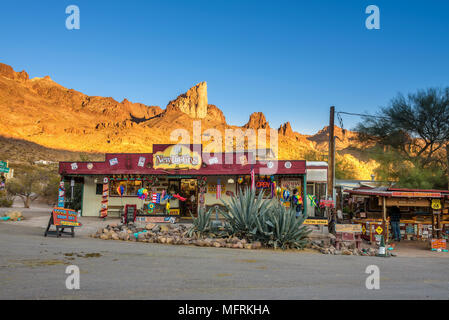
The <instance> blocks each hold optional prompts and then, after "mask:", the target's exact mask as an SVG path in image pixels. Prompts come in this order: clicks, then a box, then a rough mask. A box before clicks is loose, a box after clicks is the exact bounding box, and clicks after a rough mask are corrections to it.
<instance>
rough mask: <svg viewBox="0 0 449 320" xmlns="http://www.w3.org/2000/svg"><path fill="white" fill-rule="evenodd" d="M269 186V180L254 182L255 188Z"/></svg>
mask: <svg viewBox="0 0 449 320" xmlns="http://www.w3.org/2000/svg"><path fill="white" fill-rule="evenodd" d="M269 187H270V182H269V181H264V180H259V181H257V182H256V188H257V189H267V188H269Z"/></svg>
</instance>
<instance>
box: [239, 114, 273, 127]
mask: <svg viewBox="0 0 449 320" xmlns="http://www.w3.org/2000/svg"><path fill="white" fill-rule="evenodd" d="M243 127H244V128H246V129H249V128H251V129H254V130H258V129H269V128H270V125H269V124H268V121H267V119H265V115H264V114H263V113H262V112H254V113H252V114H251V115H250V116H249V121H248V123H247V124H245V125H244V126H243Z"/></svg>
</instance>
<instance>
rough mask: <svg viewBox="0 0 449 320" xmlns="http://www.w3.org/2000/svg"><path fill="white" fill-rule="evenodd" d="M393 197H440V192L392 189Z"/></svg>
mask: <svg viewBox="0 0 449 320" xmlns="http://www.w3.org/2000/svg"><path fill="white" fill-rule="evenodd" d="M391 195H392V196H393V197H413V198H415V197H418V198H441V193H438V192H397V191H393V192H392V194H391Z"/></svg>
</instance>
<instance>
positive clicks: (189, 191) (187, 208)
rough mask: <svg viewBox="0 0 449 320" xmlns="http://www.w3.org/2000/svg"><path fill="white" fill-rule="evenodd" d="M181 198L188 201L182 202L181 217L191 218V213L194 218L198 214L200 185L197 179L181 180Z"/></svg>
mask: <svg viewBox="0 0 449 320" xmlns="http://www.w3.org/2000/svg"><path fill="white" fill-rule="evenodd" d="M181 196H182V197H184V198H186V201H182V202H181V204H180V205H181V217H183V218H191V216H190V212H191V213H192V215H193V216H194V217H196V216H197V214H198V212H197V210H198V185H197V180H196V179H181Z"/></svg>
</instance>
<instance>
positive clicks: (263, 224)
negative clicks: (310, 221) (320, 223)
mask: <svg viewBox="0 0 449 320" xmlns="http://www.w3.org/2000/svg"><path fill="white" fill-rule="evenodd" d="M306 218H307V215H305V214H303V215H301V216H300V217H296V210H295V209H294V208H289V209H287V208H285V206H283V205H282V204H280V203H276V204H274V205H272V206H270V210H269V211H267V212H266V213H265V215H264V216H260V218H259V219H258V220H257V232H256V235H257V236H258V237H259V238H260V239H259V240H261V241H263V242H265V243H266V244H267V245H269V246H273V247H274V248H282V249H287V248H298V249H301V248H303V247H304V246H305V245H306V244H307V241H308V240H307V236H308V235H309V233H310V232H311V230H309V228H307V226H305V225H304V224H303V223H304V220H305V219H306Z"/></svg>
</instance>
